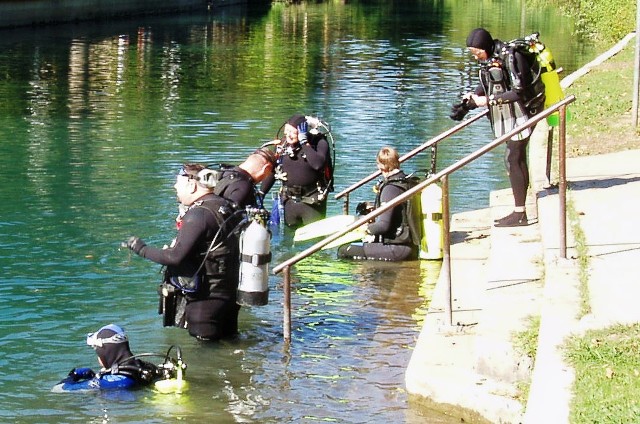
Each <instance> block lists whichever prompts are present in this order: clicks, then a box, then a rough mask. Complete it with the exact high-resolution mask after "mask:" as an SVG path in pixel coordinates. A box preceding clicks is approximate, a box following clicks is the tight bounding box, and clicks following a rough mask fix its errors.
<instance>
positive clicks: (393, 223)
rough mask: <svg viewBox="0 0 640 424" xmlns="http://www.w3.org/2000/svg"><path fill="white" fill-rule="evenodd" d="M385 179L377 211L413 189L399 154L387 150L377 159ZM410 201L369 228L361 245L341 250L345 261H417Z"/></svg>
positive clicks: (378, 192)
mask: <svg viewBox="0 0 640 424" xmlns="http://www.w3.org/2000/svg"><path fill="white" fill-rule="evenodd" d="M376 163H377V166H378V169H379V170H380V172H381V173H382V180H381V181H380V182H379V183H378V184H377V185H376V187H374V191H375V192H376V200H375V203H374V208H379V207H380V206H381V205H382V204H384V203H388V202H390V201H392V200H393V199H395V198H396V197H398V196H399V195H401V194H402V193H404V192H405V191H406V190H407V189H408V188H409V182H408V177H407V175H406V174H405V173H404V172H402V170H400V159H399V156H398V152H397V151H396V150H395V149H393V148H391V147H383V148H382V149H380V151H379V152H378V155H377V157H376ZM409 215H410V214H409V213H408V205H407V202H404V203H400V204H399V205H397V206H395V207H394V208H392V209H389V210H387V211H386V212H384V213H382V214H381V215H379V216H378V217H377V218H376V220H375V221H374V222H372V223H370V224H369V225H368V226H367V229H366V233H367V234H368V236H367V238H365V240H364V241H363V242H360V243H351V244H345V245H343V246H340V247H339V248H338V257H340V258H343V259H370V260H380V261H406V260H411V259H416V258H417V256H418V247H417V245H416V244H414V242H413V241H412V236H411V229H410V228H409V225H411V224H410V222H409V221H410V219H412V218H411V217H410V216H409Z"/></svg>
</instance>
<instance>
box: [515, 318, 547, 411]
mask: <svg viewBox="0 0 640 424" xmlns="http://www.w3.org/2000/svg"><path fill="white" fill-rule="evenodd" d="M539 334H540V315H535V316H531V317H530V318H529V321H528V322H527V328H526V329H525V330H524V331H520V332H518V333H515V334H514V336H513V345H514V347H515V348H516V351H517V352H520V353H521V354H523V355H526V356H528V357H529V358H531V362H532V363H533V361H534V360H535V358H536V350H537V349H538V336H539ZM530 388H531V381H530V380H528V381H526V382H521V383H519V384H518V391H519V392H520V394H519V396H518V398H517V400H518V401H520V402H521V403H522V404H525V403H526V402H527V399H528V398H529V389H530Z"/></svg>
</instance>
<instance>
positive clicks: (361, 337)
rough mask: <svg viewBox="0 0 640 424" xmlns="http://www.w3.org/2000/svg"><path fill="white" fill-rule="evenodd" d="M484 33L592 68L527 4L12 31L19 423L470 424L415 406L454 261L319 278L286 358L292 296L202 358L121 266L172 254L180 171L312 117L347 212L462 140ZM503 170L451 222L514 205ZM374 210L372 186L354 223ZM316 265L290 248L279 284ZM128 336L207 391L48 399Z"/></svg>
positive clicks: (457, 154) (138, 267)
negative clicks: (287, 307) (139, 243)
mask: <svg viewBox="0 0 640 424" xmlns="http://www.w3.org/2000/svg"><path fill="white" fill-rule="evenodd" d="M310 3H311V2H310ZM477 26H486V27H487V28H489V29H491V30H492V32H493V33H494V35H495V36H496V37H500V38H505V39H506V38H511V37H515V36H517V35H518V34H524V33H528V32H532V31H534V30H538V31H540V32H541V33H542V37H543V40H545V41H546V42H547V43H548V44H549V46H550V47H551V48H552V50H553V52H554V54H555V56H556V59H557V61H558V62H559V64H560V65H561V66H563V67H564V69H565V70H566V71H571V70H573V69H576V68H577V67H579V65H580V64H582V63H585V62H587V61H588V60H590V59H591V57H589V55H590V54H591V52H590V50H589V46H588V44H586V43H583V42H581V41H580V40H579V39H576V38H575V37H573V36H572V34H571V29H572V27H573V24H572V22H570V21H568V20H565V19H563V18H562V17H560V16H559V14H558V13H557V11H555V10H546V9H545V10H530V9H527V8H524V7H522V5H521V3H520V2H517V1H516V2H487V1H482V2H477V1H462V0H453V1H418V0H415V1H409V0H408V1H403V2H392V1H366V2H365V1H353V2H343V1H328V2H314V3H313V4H301V5H292V6H285V5H283V4H275V5H273V6H272V7H266V8H263V9H260V10H259V9H256V8H255V7H254V8H252V9H251V10H247V9H246V8H237V9H236V8H234V9H221V10H218V11H215V12H212V13H209V14H202V15H180V16H172V17H155V18H145V19H137V20H135V21H133V20H131V21H126V20H125V21H109V22H101V23H86V24H74V25H62V26H56V27H46V28H45V27H43V28H28V29H20V30H7V31H2V32H0V35H1V37H0V46H1V48H0V99H2V100H1V101H0V110H1V113H0V153H1V154H0V165H1V166H0V180H1V181H2V186H1V189H0V235H1V239H0V240H1V241H0V270H2V276H1V277H0V316H1V317H2V324H1V325H0V349H1V352H2V355H1V356H0V392H1V393H2V396H1V397H0V421H2V422H21V423H73V422H78V423H104V422H119V423H168V422H177V421H184V422H216V423H225V422H256V423H262V422H264V423H267V422H269V423H271V422H274V423H275V422H278V423H280V422H296V423H298V422H307V423H311V422H349V423H373V422H407V423H414V422H416V423H417V422H429V423H447V422H458V421H457V420H455V419H449V418H446V417H442V416H440V415H439V414H437V413H435V412H433V411H426V410H424V409H421V408H420V407H419V406H418V405H415V404H414V403H413V402H409V400H408V396H407V394H406V392H405V390H404V371H405V368H406V365H407V363H408V361H409V358H410V355H411V352H412V347H413V345H414V344H415V340H416V338H417V336H418V333H419V330H420V326H421V323H422V320H423V318H424V314H425V312H426V310H427V308H428V304H429V299H430V293H431V290H432V288H433V286H434V284H435V281H436V279H437V275H438V271H439V263H438V262H429V261H422V262H407V263H402V264H387V263H353V262H346V261H339V260H337V259H336V258H335V251H330V250H329V251H322V252H320V253H319V254H317V255H314V256H313V257H311V258H309V259H308V260H305V261H303V262H302V263H300V264H299V265H297V266H296V267H295V268H294V270H293V276H292V279H293V295H292V302H293V311H292V319H293V330H292V333H293V334H292V336H293V341H292V344H291V347H290V348H289V349H286V348H285V346H284V344H283V342H282V318H283V312H282V277H281V276H280V275H278V276H272V277H271V278H270V289H271V293H270V302H269V305H267V306H264V307H257V308H244V309H243V310H242V311H241V317H240V318H241V332H242V335H241V336H240V338H239V339H238V340H235V341H229V342H222V343H215V344H202V343H200V342H197V341H196V340H194V339H192V338H190V337H189V336H188V335H187V334H186V332H185V331H182V330H179V329H175V328H163V327H162V324H161V320H160V317H159V316H158V315H157V295H156V287H157V284H158V282H159V278H160V275H159V270H160V268H159V266H157V265H154V264H152V263H150V262H148V261H144V260H142V259H140V258H138V257H136V256H133V257H132V256H131V255H130V254H129V252H128V251H123V250H121V249H119V247H118V246H119V244H120V242H121V241H123V240H125V239H126V238H128V237H129V236H130V235H138V236H140V237H142V238H143V239H144V240H145V241H146V242H147V243H149V244H152V245H156V246H160V245H162V244H164V243H166V242H167V241H169V240H170V239H171V238H172V237H173V235H174V234H175V230H174V225H173V219H174V217H175V214H176V210H177V209H176V206H177V205H176V202H175V195H174V191H173V188H172V185H173V181H174V176H175V173H176V170H177V169H178V168H179V166H180V164H181V163H183V162H189V161H198V162H204V163H218V162H228V163H238V162H240V161H241V160H242V159H243V158H244V157H246V155H248V154H249V153H250V152H251V151H252V150H253V149H254V148H256V147H257V146H258V145H259V144H261V143H262V142H263V141H266V140H270V139H271V138H273V136H274V135H275V134H276V132H277V130H278V128H279V127H280V125H281V124H282V122H283V121H284V120H285V119H286V118H287V117H288V116H290V115H292V114H293V113H296V112H304V113H307V114H318V115H320V116H321V117H322V118H324V119H325V120H326V121H328V122H329V123H330V124H331V125H332V129H333V135H334V137H335V140H336V157H337V160H336V168H337V171H336V190H337V191H340V190H342V189H343V188H345V187H347V186H348V185H350V184H351V183H353V182H354V181H356V180H357V179H359V178H361V177H363V176H365V175H366V174H368V173H369V172H371V171H373V170H374V168H373V163H374V158H375V154H376V152H377V151H378V149H379V148H380V147H382V146H384V145H392V146H395V147H396V148H397V149H398V150H399V151H400V152H401V153H403V152H407V151H409V150H410V149H412V148H413V147H415V146H418V145H419V144H421V143H422V142H424V141H426V140H428V139H429V138H431V137H434V136H436V135H437V134H439V133H440V132H442V131H444V130H446V129H448V128H450V127H451V126H452V125H453V124H454V123H453V122H452V121H451V120H450V119H449V118H448V113H449V108H450V105H451V104H452V103H453V102H454V101H455V100H456V98H457V96H459V95H460V94H461V93H462V92H464V91H466V90H468V89H470V88H471V87H473V86H474V85H475V81H476V69H477V68H476V66H475V64H474V63H473V61H472V59H471V57H470V56H469V55H468V53H467V52H466V50H465V48H464V41H465V38H466V35H467V34H468V32H469V31H470V30H471V29H473V28H475V27H477ZM490 139H491V134H490V130H489V126H488V122H486V121H485V120H483V122H480V123H478V124H476V125H474V128H473V130H465V131H463V132H461V133H460V134H458V135H456V136H455V137H452V138H451V139H450V140H448V141H447V142H445V143H443V145H442V147H440V148H439V150H438V156H437V159H438V160H437V162H438V167H439V168H442V167H444V166H446V165H449V164H451V163H452V162H453V161H455V160H457V159H459V158H462V157H463V156H464V155H466V154H468V153H470V152H471V151H473V150H474V149H476V148H478V147H480V146H481V145H483V144H484V143H486V142H488V141H490ZM498 150H500V149H498ZM501 156H502V151H497V152H495V153H492V154H490V155H488V156H486V157H484V158H482V159H479V160H478V161H476V162H474V164H473V165H472V166H469V167H467V168H465V169H463V170H461V171H459V172H457V173H456V174H454V176H453V177H452V178H451V197H452V205H451V207H452V209H453V211H454V212H455V211H461V210H468V209H476V208H482V207H485V206H486V205H487V204H488V194H489V191H490V190H493V189H496V188H505V187H508V183H507V181H506V179H505V175H504V169H503V165H502V157H501ZM429 162H430V157H429V155H427V154H423V155H420V156H418V157H417V158H415V159H412V160H411V161H410V162H409V163H408V164H407V165H405V166H404V167H403V168H404V169H405V170H412V169H418V168H425V167H427V166H428V165H429ZM372 197H373V193H372V192H371V191H370V186H367V187H366V188H364V189H362V190H359V191H357V192H356V193H355V194H354V196H353V197H352V203H351V204H352V205H353V204H355V203H356V202H358V201H360V200H372ZM341 208H342V204H341V202H338V201H335V200H332V201H331V202H330V204H329V210H330V212H331V214H337V213H340V211H341ZM302 247H304V245H302V246H300V245H297V246H296V245H294V244H293V243H292V234H291V232H290V231H284V230H279V229H275V230H274V238H273V246H272V249H273V252H274V261H273V263H272V265H275V264H278V263H280V262H282V260H284V259H286V258H288V257H291V256H292V255H293V254H295V253H296V252H297V251H299V249H300V248H302ZM110 322H115V323H118V324H120V325H122V326H124V327H125V329H126V330H127V332H128V333H129V335H130V339H131V346H132V350H133V351H134V352H135V353H143V352H156V353H164V352H165V351H166V350H167V349H168V348H169V346H171V345H179V346H180V347H181V348H182V351H183V354H184V357H185V360H186V362H187V363H188V366H189V368H188V370H187V379H188V381H189V382H190V390H189V391H188V392H187V393H186V394H183V395H181V396H175V395H160V394H156V393H153V392H151V391H150V390H141V391H136V392H133V393H128V394H119V395H106V394H98V393H85V394H53V393H50V392H49V390H50V388H51V386H53V385H54V384H55V383H56V382H57V381H58V380H60V379H61V378H62V377H64V376H65V375H66V373H67V372H68V371H69V370H70V369H71V368H73V367H75V366H91V367H94V368H97V367H98V365H97V362H96V360H95V355H94V353H93V351H92V350H91V349H90V348H89V347H87V346H86V345H85V334H86V333H87V332H91V331H95V330H96V329H98V328H99V327H100V326H102V325H104V324H107V323H110Z"/></svg>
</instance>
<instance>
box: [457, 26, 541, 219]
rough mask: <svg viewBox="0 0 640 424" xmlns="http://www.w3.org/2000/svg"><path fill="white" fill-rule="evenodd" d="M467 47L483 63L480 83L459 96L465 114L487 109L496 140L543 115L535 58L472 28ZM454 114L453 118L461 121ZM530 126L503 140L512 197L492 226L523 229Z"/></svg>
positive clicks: (531, 129)
mask: <svg viewBox="0 0 640 424" xmlns="http://www.w3.org/2000/svg"><path fill="white" fill-rule="evenodd" d="M467 47H468V48H469V50H470V51H471V53H472V54H473V55H474V57H475V58H476V59H477V60H479V61H482V62H484V64H483V66H482V67H481V69H480V84H479V85H478V87H477V88H476V90H475V92H474V93H470V94H466V95H465V96H464V101H463V103H464V105H463V104H460V105H455V106H454V108H456V107H457V106H462V107H463V108H464V109H466V111H468V110H469V109H473V108H475V107H478V106H488V108H489V119H490V120H491V126H492V128H493V131H494V135H495V136H496V137H500V136H502V135H504V134H506V133H508V132H509V131H511V130H513V129H514V128H516V126H518V125H521V124H522V123H524V122H525V121H527V120H528V119H529V118H530V117H531V116H533V115H535V114H536V113H538V112H540V111H541V110H542V107H543V104H544V99H545V97H544V86H543V85H541V84H542V82H541V80H540V78H539V72H538V73H537V75H535V74H534V72H533V71H532V69H534V68H536V67H537V62H536V59H535V57H533V56H531V55H529V56H526V55H525V54H524V53H522V52H520V51H518V50H515V49H511V48H507V46H505V43H503V42H502V41H500V40H494V39H493V37H492V36H491V34H489V32H488V31H487V30H485V29H484V28H476V29H474V30H473V31H471V33H470V34H469V36H468V37H467ZM456 112H461V110H460V109H458V110H454V113H452V115H451V117H452V118H453V119H457V118H460V119H462V117H463V116H464V111H462V113H461V114H456ZM532 131H533V127H532V128H529V129H525V130H524V131H522V132H521V133H519V134H517V135H515V136H514V137H512V138H511V139H510V140H508V141H507V143H506V144H507V149H506V151H505V166H506V168H507V174H508V176H509V181H510V183H511V189H512V192H513V198H514V204H515V207H514V211H513V212H512V213H511V214H509V215H507V216H505V217H504V218H501V219H499V220H496V224H495V225H496V226H497V227H512V226H520V225H528V221H527V213H526V209H525V202H526V198H527V190H528V187H529V167H528V165H527V144H528V142H529V137H530V136H531V133H532Z"/></svg>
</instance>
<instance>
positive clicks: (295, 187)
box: [261, 136, 330, 227]
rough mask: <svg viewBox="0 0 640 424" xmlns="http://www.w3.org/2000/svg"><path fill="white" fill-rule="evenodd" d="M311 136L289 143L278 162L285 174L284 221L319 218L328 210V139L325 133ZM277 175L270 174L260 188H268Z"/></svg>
mask: <svg viewBox="0 0 640 424" xmlns="http://www.w3.org/2000/svg"><path fill="white" fill-rule="evenodd" d="M309 138H310V141H309V142H308V143H305V144H303V145H302V146H300V145H299V144H295V145H287V147H286V148H285V151H284V152H283V153H282V156H280V159H278V164H277V166H276V173H280V174H282V175H283V176H284V178H286V179H284V180H283V181H282V189H281V192H280V194H281V199H282V202H283V206H284V218H285V223H286V224H287V226H289V227H297V226H300V225H306V224H309V223H311V222H314V221H318V220H320V219H322V218H324V217H325V215H326V212H327V196H328V193H327V190H326V189H327V184H328V182H327V175H326V169H327V164H328V162H329V160H330V153H329V142H328V141H327V140H326V138H324V136H316V137H312V136H310V137H309ZM314 138H315V140H314ZM275 179H276V177H275V174H271V175H269V176H268V177H267V178H266V179H265V180H264V181H263V183H262V186H261V187H262V190H261V191H262V192H263V193H266V192H268V191H269V190H270V189H271V187H272V186H273V184H274V183H275Z"/></svg>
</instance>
